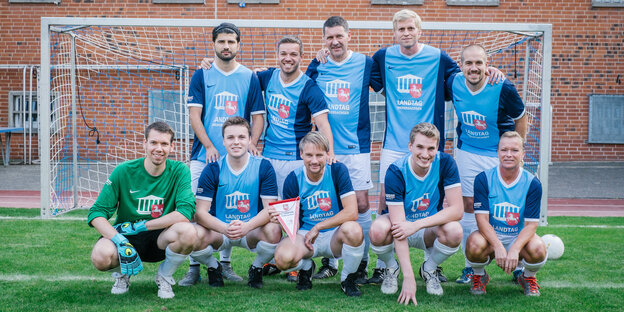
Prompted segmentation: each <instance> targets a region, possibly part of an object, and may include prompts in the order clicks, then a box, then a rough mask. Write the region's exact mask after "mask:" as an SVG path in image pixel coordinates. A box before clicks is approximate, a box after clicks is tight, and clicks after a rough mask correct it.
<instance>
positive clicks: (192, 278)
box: [178, 160, 206, 286]
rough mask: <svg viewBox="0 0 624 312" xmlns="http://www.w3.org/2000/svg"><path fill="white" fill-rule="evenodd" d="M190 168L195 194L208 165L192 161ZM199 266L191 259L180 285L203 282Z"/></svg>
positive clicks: (192, 188)
mask: <svg viewBox="0 0 624 312" xmlns="http://www.w3.org/2000/svg"><path fill="white" fill-rule="evenodd" d="M189 167H190V171H191V190H192V191H193V194H195V193H197V184H198V183H199V176H201V173H202V171H203V170H204V167H206V163H204V162H202V161H199V160H191V163H190V165H189ZM199 266H200V264H199V262H197V261H195V260H193V258H191V257H189V269H188V271H187V272H186V274H185V275H184V277H183V278H182V279H181V280H180V281H179V282H178V285H180V286H191V285H195V284H196V283H197V282H199V281H200V280H201V274H200V270H199Z"/></svg>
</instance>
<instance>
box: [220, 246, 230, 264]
mask: <svg viewBox="0 0 624 312" xmlns="http://www.w3.org/2000/svg"><path fill="white" fill-rule="evenodd" d="M219 254H220V255H221V262H230V257H231V256H232V247H229V248H226V249H223V250H221V251H220V252H219Z"/></svg>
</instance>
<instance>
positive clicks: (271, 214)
mask: <svg viewBox="0 0 624 312" xmlns="http://www.w3.org/2000/svg"><path fill="white" fill-rule="evenodd" d="M268 209H269V210H268V212H269V217H270V218H271V222H273V223H277V224H280V222H279V220H278V219H277V216H279V212H277V210H276V209H275V207H274V206H271V205H269V208H268Z"/></svg>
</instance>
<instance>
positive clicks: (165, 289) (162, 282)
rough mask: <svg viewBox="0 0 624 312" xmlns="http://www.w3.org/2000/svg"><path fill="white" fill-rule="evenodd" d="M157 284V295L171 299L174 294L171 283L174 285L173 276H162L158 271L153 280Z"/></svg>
mask: <svg viewBox="0 0 624 312" xmlns="http://www.w3.org/2000/svg"><path fill="white" fill-rule="evenodd" d="M154 281H155V282H156V285H158V297H159V298H161V299H171V298H173V297H174V296H175V294H174V293H173V289H171V285H175V280H173V277H164V276H162V275H160V274H159V273H156V279H155V280H154Z"/></svg>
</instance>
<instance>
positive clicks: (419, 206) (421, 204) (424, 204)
mask: <svg viewBox="0 0 624 312" xmlns="http://www.w3.org/2000/svg"><path fill="white" fill-rule="evenodd" d="M427 209H429V193H425V194H424V195H423V196H422V197H420V198H418V199H415V200H414V201H412V212H416V210H418V211H425V210H427Z"/></svg>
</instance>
